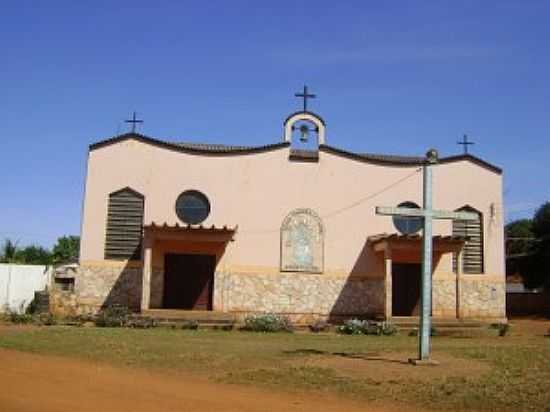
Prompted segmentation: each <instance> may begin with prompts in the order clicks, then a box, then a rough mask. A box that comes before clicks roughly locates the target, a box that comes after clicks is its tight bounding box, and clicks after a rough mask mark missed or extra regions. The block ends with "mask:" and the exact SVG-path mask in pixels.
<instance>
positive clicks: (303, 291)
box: [214, 273, 384, 320]
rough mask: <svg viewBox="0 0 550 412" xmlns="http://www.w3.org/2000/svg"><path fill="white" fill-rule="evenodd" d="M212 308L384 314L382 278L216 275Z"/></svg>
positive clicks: (296, 314)
mask: <svg viewBox="0 0 550 412" xmlns="http://www.w3.org/2000/svg"><path fill="white" fill-rule="evenodd" d="M214 284H215V289H214V309H215V310H223V311H230V312H241V313H252V312H274V313H284V314H288V315H291V318H293V320H304V318H307V317H345V316H348V317H349V316H357V315H375V314H381V313H383V307H384V282H383V280H381V279H347V278H341V277H328V276H326V275H313V274H298V273H292V274H286V273H285V274H237V273H216V278H215V282H214Z"/></svg>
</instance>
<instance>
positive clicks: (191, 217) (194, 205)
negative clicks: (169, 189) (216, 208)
mask: <svg viewBox="0 0 550 412" xmlns="http://www.w3.org/2000/svg"><path fill="white" fill-rule="evenodd" d="M176 214H177V215H178V217H179V218H180V220H181V221H182V222H184V223H187V224H189V225H197V224H199V223H201V222H202V221H204V219H206V218H207V217H208V215H209V214H210V202H209V201H208V198H207V197H206V196H205V195H204V194H202V193H201V192H199V191H197V190H187V191H185V192H183V193H182V194H181V195H179V196H178V200H176Z"/></svg>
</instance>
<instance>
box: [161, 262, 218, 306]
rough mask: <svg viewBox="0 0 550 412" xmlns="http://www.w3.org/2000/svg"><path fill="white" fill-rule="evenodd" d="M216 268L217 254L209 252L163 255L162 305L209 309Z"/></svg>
mask: <svg viewBox="0 0 550 412" xmlns="http://www.w3.org/2000/svg"><path fill="white" fill-rule="evenodd" d="M215 267H216V257H215V256H212V255H180V254H167V255H165V258H164V304H163V306H164V307H165V308H170V309H189V310H212V288H213V286H214V269H215Z"/></svg>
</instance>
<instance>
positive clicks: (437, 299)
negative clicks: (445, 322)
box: [432, 276, 457, 318]
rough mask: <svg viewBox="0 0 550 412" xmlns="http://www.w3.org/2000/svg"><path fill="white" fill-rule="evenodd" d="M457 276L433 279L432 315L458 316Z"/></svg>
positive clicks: (438, 316)
mask: <svg viewBox="0 0 550 412" xmlns="http://www.w3.org/2000/svg"><path fill="white" fill-rule="evenodd" d="M456 314H457V312H456V276H447V277H441V278H437V277H434V278H433V279H432V315H433V316H434V317H437V318H456Z"/></svg>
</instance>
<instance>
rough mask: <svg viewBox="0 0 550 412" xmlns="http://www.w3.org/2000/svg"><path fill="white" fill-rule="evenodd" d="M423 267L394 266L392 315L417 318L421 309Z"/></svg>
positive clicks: (405, 264) (400, 264) (404, 264)
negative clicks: (421, 275)
mask: <svg viewBox="0 0 550 412" xmlns="http://www.w3.org/2000/svg"><path fill="white" fill-rule="evenodd" d="M421 270H422V268H421V265H420V264H416V263H393V264H392V315H393V316H417V315H418V314H419V308H420V274H421Z"/></svg>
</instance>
